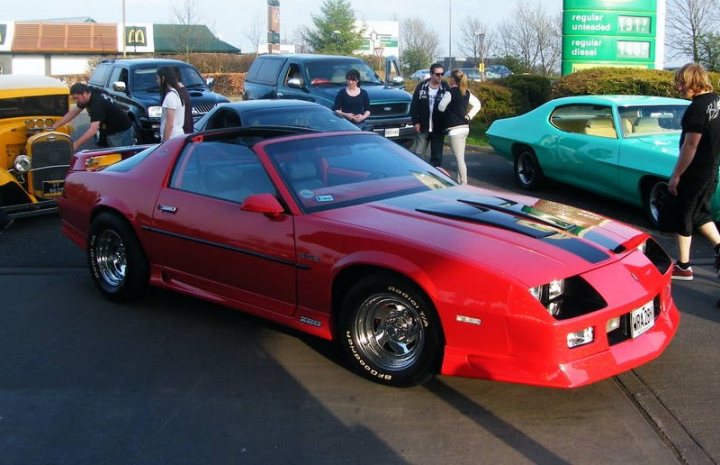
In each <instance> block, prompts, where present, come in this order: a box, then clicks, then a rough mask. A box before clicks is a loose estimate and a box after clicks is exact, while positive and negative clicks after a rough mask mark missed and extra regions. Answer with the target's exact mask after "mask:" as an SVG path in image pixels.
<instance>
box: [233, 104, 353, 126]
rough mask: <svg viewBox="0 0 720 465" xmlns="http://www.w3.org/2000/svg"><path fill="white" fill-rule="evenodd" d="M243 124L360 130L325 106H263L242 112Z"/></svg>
mask: <svg viewBox="0 0 720 465" xmlns="http://www.w3.org/2000/svg"><path fill="white" fill-rule="evenodd" d="M241 118H242V126H243V127H248V126H290V127H300V128H310V129H317V130H319V131H359V130H360V128H358V127H357V126H356V125H354V124H352V123H351V122H350V121H348V120H346V119H345V118H342V117H340V116H338V115H336V114H335V113H334V112H332V111H330V110H328V109H327V108H325V107H314V106H307V107H299V108H262V109H258V110H250V111H245V112H243V113H242V114H241Z"/></svg>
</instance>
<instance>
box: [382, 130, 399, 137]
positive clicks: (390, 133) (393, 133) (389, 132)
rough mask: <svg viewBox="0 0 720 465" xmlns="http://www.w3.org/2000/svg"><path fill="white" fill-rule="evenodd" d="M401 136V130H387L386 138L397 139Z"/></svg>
mask: <svg viewBox="0 0 720 465" xmlns="http://www.w3.org/2000/svg"><path fill="white" fill-rule="evenodd" d="M399 135H400V128H389V129H386V130H385V137H397V136H399Z"/></svg>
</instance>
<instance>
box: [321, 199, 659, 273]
mask: <svg viewBox="0 0 720 465" xmlns="http://www.w3.org/2000/svg"><path fill="white" fill-rule="evenodd" d="M318 215H320V216H323V217H325V218H327V219H331V220H333V221H338V222H342V223H346V224H351V225H354V226H356V227H357V228H359V229H366V230H371V231H375V232H377V233H380V234H382V235H384V236H385V238H386V239H388V240H391V241H393V239H392V238H396V239H397V242H398V245H399V246H400V245H402V244H414V245H416V246H419V247H421V248H423V249H426V250H433V251H435V252H436V253H438V254H441V255H444V256H448V255H449V256H455V257H459V258H460V259H461V260H469V261H472V262H475V264H476V265H478V266H483V267H486V268H490V269H493V270H495V271H496V272H501V273H504V274H506V275H508V276H513V277H514V278H515V279H518V280H520V281H521V282H523V283H526V284H528V285H536V284H538V280H539V279H543V278H544V277H547V279H559V278H565V277H568V276H573V275H576V274H579V273H583V272H586V271H588V270H590V269H593V268H596V267H600V266H604V265H606V264H607V263H609V262H611V261H615V260H618V258H617V255H618V254H619V253H621V252H623V251H624V250H626V247H627V246H628V244H635V245H639V243H640V242H641V241H642V240H643V238H644V237H645V233H643V232H641V231H639V230H637V229H635V228H633V227H631V226H628V225H625V224H623V223H619V222H617V221H614V220H611V219H609V218H606V217H603V216H600V215H597V214H594V213H591V212H588V211H584V210H580V209H577V208H573V207H569V206H567V205H562V204H558V203H555V202H551V201H547V200H542V199H534V198H530V197H525V196H515V195H513V194H510V193H507V195H506V193H503V195H502V196H499V195H498V194H497V192H493V191H489V190H485V189H480V188H475V187H470V186H462V187H454V188H449V189H442V190H438V191H431V192H424V193H420V194H413V195H407V196H403V197H398V198H394V199H388V200H382V201H377V202H372V203H367V204H363V205H359V206H353V207H348V208H340V209H337V210H330V211H326V212H323V213H320V214H318ZM368 234H370V231H368ZM633 239H634V240H633Z"/></svg>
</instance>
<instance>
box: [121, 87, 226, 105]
mask: <svg viewBox="0 0 720 465" xmlns="http://www.w3.org/2000/svg"><path fill="white" fill-rule="evenodd" d="M188 93H189V94H190V100H191V101H192V103H193V106H197V105H212V106H215V105H217V104H219V103H224V102H227V101H228V99H227V98H225V97H223V96H222V95H220V94H216V93H215V92H212V91H210V90H205V89H203V90H201V89H188ZM133 97H134V98H135V99H137V100H139V101H141V102H142V103H143V104H145V105H146V106H152V105H160V94H159V92H146V91H137V92H135V93H134V94H133Z"/></svg>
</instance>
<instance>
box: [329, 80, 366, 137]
mask: <svg viewBox="0 0 720 465" xmlns="http://www.w3.org/2000/svg"><path fill="white" fill-rule="evenodd" d="M345 79H346V80H347V84H346V86H345V88H344V89H341V90H340V92H338V94H337V96H336V97H335V107H334V108H333V109H334V110H335V113H337V114H338V115H340V116H342V117H343V118H347V119H348V120H350V121H351V122H353V123H355V124H356V125H358V126H359V127H360V128H362V129H366V128H367V126H368V124H367V123H366V122H365V120H366V119H368V117H369V116H370V97H369V96H368V93H367V92H366V91H365V89H361V88H360V72H358V70H356V69H351V70H350V71H348V72H347V74H346V75H345Z"/></svg>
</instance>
